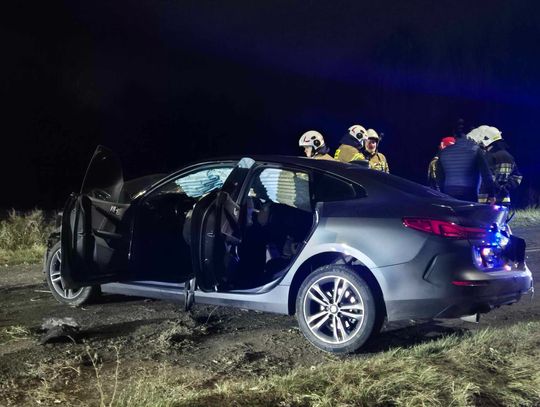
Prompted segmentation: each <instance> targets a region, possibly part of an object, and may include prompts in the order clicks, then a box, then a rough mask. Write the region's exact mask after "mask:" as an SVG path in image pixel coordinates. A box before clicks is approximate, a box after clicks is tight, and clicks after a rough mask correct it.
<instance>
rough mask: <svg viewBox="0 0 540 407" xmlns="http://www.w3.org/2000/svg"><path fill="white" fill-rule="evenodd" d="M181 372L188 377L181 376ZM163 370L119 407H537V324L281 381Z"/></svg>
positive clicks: (134, 385) (122, 398) (134, 387)
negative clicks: (206, 379)
mask: <svg viewBox="0 0 540 407" xmlns="http://www.w3.org/2000/svg"><path fill="white" fill-rule="evenodd" d="M184 373H187V372H186V370H184ZM197 382H198V381H197V380H196V378H195V376H193V378H192V379H190V377H189V375H187V376H186V375H181V376H179V375H178V373H173V372H169V373H167V372H166V371H162V372H160V374H159V375H156V374H155V372H154V374H147V375H145V376H144V377H143V378H140V377H139V378H138V379H133V380H132V381H131V383H130V384H129V385H128V386H127V388H124V389H123V390H122V391H121V392H120V394H119V398H118V399H117V401H116V402H115V405H118V406H130V405H137V406H209V405H220V406H233V405H234V406H254V405H256V406H277V405H279V406H334V405H339V406H373V405H384V406H416V405H430V406H470V405H483V406H503V405H504V406H537V405H539V404H540V323H538V322H530V323H521V324H518V325H515V326H513V327H510V328H504V329H487V330H483V331H479V332H476V333H473V334H466V335H465V336H456V335H453V336H449V337H446V338H444V339H440V340H437V341H434V342H431V343H425V344H421V345H417V346H414V347H411V348H407V349H401V348H399V349H395V350H391V351H387V352H384V353H380V354H377V355H375V356H373V357H370V358H361V359H360V358H354V359H350V358H349V359H343V360H341V361H339V362H332V363H328V364H325V365H321V366H317V367H312V368H311V369H306V368H303V369H296V370H293V371H291V372H290V373H289V374H287V375H285V376H271V377H268V378H263V379H260V380H246V381H233V380H231V381H222V382H218V383H217V384H215V385H214V386H212V387H211V388H207V389H201V388H200V386H197V385H196V383H197Z"/></svg>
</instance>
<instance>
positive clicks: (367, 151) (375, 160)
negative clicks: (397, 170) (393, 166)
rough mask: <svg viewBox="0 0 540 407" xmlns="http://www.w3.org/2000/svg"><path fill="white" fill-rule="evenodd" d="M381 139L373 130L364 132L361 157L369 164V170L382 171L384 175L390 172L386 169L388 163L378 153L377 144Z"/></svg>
mask: <svg viewBox="0 0 540 407" xmlns="http://www.w3.org/2000/svg"><path fill="white" fill-rule="evenodd" d="M380 141H381V138H380V137H379V135H378V134H377V132H376V131H375V130H373V129H368V130H367V131H366V140H365V141H364V148H363V149H362V152H361V153H362V155H363V156H364V157H365V159H366V160H368V162H369V168H371V169H372V170H377V171H383V172H386V173H389V172H390V168H388V161H386V157H385V156H384V154H382V153H379V148H378V147H379V143H380Z"/></svg>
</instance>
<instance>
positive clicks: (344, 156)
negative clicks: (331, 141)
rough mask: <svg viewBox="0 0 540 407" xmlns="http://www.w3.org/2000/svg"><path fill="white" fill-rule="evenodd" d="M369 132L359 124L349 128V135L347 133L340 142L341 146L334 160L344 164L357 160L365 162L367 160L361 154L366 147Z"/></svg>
mask: <svg viewBox="0 0 540 407" xmlns="http://www.w3.org/2000/svg"><path fill="white" fill-rule="evenodd" d="M366 135H367V131H366V129H365V128H364V127H362V126H360V125H359V124H353V125H352V126H351V127H349V131H348V133H346V134H345V135H344V136H343V137H342V138H341V141H340V143H341V144H340V146H339V147H338V149H337V150H336V153H335V154H334V158H335V159H336V160H338V161H342V162H346V163H348V162H351V161H355V160H365V159H366V158H365V157H364V155H363V154H362V153H361V150H362V148H363V147H364V141H365V139H366Z"/></svg>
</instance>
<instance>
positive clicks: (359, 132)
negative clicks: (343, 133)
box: [349, 124, 367, 141]
mask: <svg viewBox="0 0 540 407" xmlns="http://www.w3.org/2000/svg"><path fill="white" fill-rule="evenodd" d="M349 134H350V135H351V136H353V137H354V138H355V139H357V140H358V141H363V140H365V139H366V138H367V137H366V136H367V131H366V129H365V128H364V127H363V126H360V125H359V124H353V125H352V126H351V127H349Z"/></svg>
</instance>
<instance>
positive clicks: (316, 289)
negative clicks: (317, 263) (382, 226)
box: [296, 265, 383, 353]
mask: <svg viewBox="0 0 540 407" xmlns="http://www.w3.org/2000/svg"><path fill="white" fill-rule="evenodd" d="M336 288H337V289H336ZM376 304H377V303H376V301H375V298H374V297H373V294H372V290H371V289H370V288H369V285H368V284H367V282H366V281H365V280H364V279H363V278H362V277H361V276H360V275H358V273H356V272H355V271H353V270H351V269H350V268H349V267H347V266H342V265H328V266H323V267H320V268H318V269H316V270H315V271H314V272H313V273H311V274H310V275H309V276H308V277H307V278H306V279H305V280H304V282H303V283H302V285H301V286H300V290H299V292H298V296H297V298H296V317H297V319H298V324H299V326H300V329H301V331H302V333H303V334H304V336H305V337H306V338H307V339H308V340H309V341H310V342H311V343H312V344H313V345H315V346H316V347H318V348H320V349H322V350H324V351H326V352H331V353H352V352H355V351H356V350H358V349H359V348H360V347H361V346H362V345H363V344H364V343H366V341H367V340H368V339H369V338H370V337H371V335H372V334H374V333H375V330H376V328H377V325H378V323H379V322H380V321H381V320H383V318H382V315H380V314H382V311H380V310H377V305H376ZM379 329H380V328H379Z"/></svg>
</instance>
